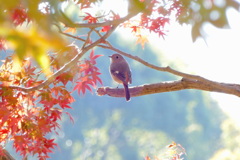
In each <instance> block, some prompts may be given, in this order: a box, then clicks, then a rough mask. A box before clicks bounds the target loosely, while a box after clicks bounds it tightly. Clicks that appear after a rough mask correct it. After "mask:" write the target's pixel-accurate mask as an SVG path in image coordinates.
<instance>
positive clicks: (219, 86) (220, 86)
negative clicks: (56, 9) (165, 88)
mask: <svg viewBox="0 0 240 160" xmlns="http://www.w3.org/2000/svg"><path fill="white" fill-rule="evenodd" d="M65 35H66V36H69V37H72V38H76V39H78V40H80V41H83V39H81V38H78V37H74V36H71V35H67V34H65ZM107 44H108V46H106V45H101V44H99V45H97V46H98V47H101V48H105V49H110V50H112V51H115V52H117V53H119V54H121V55H123V56H126V57H128V58H131V59H133V60H135V61H138V62H139V63H141V64H143V65H145V66H147V67H149V68H152V69H154V70H157V71H162V72H169V73H172V74H174V75H177V76H180V77H183V78H185V79H189V80H193V81H196V82H201V83H202V84H205V85H208V86H211V87H212V88H214V90H210V91H217V90H219V91H222V92H224V93H228V94H233V95H236V96H239V95H240V87H238V86H239V85H237V84H228V83H219V82H215V81H211V80H208V79H206V78H203V77H201V76H197V75H191V74H187V73H183V72H179V71H177V70H174V69H172V68H170V67H169V66H167V67H159V66H156V65H153V64H150V63H148V62H146V61H144V60H143V59H141V58H139V57H137V56H133V55H131V54H128V53H126V52H123V51H121V50H119V49H117V48H114V47H113V46H112V45H110V43H107ZM186 89H187V88H186ZM192 89H194V88H192ZM195 89H200V90H204V89H202V88H195Z"/></svg>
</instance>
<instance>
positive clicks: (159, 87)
mask: <svg viewBox="0 0 240 160" xmlns="http://www.w3.org/2000/svg"><path fill="white" fill-rule="evenodd" d="M215 83H218V82H215ZM219 85H220V86H222V87H215V86H213V85H211V84H207V83H204V82H202V81H198V80H192V79H187V78H182V79H181V80H177V81H169V82H160V83H154V84H145V85H141V86H136V87H130V88H129V92H130V95H131V97H138V96H143V95H148V94H156V93H163V92H172V91H179V90H184V89H198V90H203V91H211V92H219V93H227V94H232V92H229V91H228V90H227V89H226V87H229V88H233V87H234V88H237V89H240V85H238V84H227V83H219ZM97 94H98V95H99V96H103V95H108V96H111V97H124V96H125V94H124V89H123V88H110V87H101V88H98V89H97ZM233 95H236V96H238V97H240V93H238V94H233Z"/></svg>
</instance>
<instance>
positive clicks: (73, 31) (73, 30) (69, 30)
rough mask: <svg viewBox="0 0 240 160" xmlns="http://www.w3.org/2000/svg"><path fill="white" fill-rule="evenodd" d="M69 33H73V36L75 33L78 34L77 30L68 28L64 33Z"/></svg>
mask: <svg viewBox="0 0 240 160" xmlns="http://www.w3.org/2000/svg"><path fill="white" fill-rule="evenodd" d="M68 32H72V33H73V34H75V33H76V28H71V27H68V28H67V29H66V30H65V31H64V33H68Z"/></svg>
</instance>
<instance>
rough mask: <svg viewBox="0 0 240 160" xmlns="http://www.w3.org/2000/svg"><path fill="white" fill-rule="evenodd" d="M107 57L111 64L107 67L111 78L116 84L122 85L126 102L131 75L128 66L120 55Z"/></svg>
mask: <svg viewBox="0 0 240 160" xmlns="http://www.w3.org/2000/svg"><path fill="white" fill-rule="evenodd" d="M109 57H110V59H111V64H110V67H109V71H110V74H111V77H112V79H113V80H114V81H116V82H117V83H120V84H123V87H124V92H125V98H126V100H127V101H129V100H130V93H129V89H128V84H132V74H131V70H130V67H129V64H128V62H127V61H126V60H125V59H124V58H123V56H121V55H120V54H117V53H115V54H113V55H111V56H109Z"/></svg>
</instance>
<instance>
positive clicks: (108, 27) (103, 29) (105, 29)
mask: <svg viewBox="0 0 240 160" xmlns="http://www.w3.org/2000/svg"><path fill="white" fill-rule="evenodd" d="M110 28H111V26H110V25H109V26H103V28H102V29H101V31H100V32H107V31H108V30H109V29H110Z"/></svg>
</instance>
